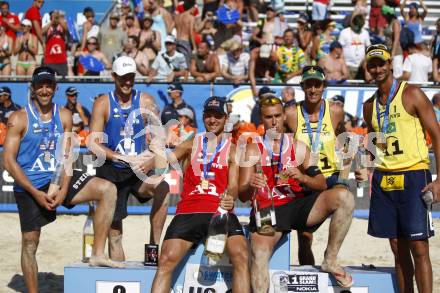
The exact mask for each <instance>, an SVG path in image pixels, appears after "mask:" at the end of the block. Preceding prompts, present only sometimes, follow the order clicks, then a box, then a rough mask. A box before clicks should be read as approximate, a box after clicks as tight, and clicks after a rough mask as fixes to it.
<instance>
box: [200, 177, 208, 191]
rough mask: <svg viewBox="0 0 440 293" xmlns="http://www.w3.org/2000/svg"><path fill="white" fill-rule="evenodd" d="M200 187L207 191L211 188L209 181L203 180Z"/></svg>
mask: <svg viewBox="0 0 440 293" xmlns="http://www.w3.org/2000/svg"><path fill="white" fill-rule="evenodd" d="M200 185H201V186H202V189H204V190H206V189H208V188H209V181H208V180H206V179H202V181H201V182H200Z"/></svg>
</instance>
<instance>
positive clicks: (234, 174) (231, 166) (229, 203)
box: [220, 144, 239, 211]
mask: <svg viewBox="0 0 440 293" xmlns="http://www.w3.org/2000/svg"><path fill="white" fill-rule="evenodd" d="M235 149H236V146H235V145H234V144H231V148H230V149H229V158H228V171H229V172H228V193H227V194H226V196H225V197H224V198H222V200H221V201H220V206H221V207H222V208H223V209H225V210H228V211H229V210H232V209H233V208H234V202H235V200H236V199H237V195H238V173H239V169H238V164H237V163H236V161H235Z"/></svg>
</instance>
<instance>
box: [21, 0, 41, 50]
mask: <svg viewBox="0 0 440 293" xmlns="http://www.w3.org/2000/svg"><path fill="white" fill-rule="evenodd" d="M43 4H44V0H34V1H33V2H32V6H31V7H29V9H28V10H27V11H26V13H25V14H24V18H25V19H29V20H30V21H31V23H32V30H31V33H33V34H34V35H36V36H37V39H38V41H39V42H40V44H41V48H43V49H44V43H45V42H44V38H43V32H42V26H43V23H42V18H41V13H40V9H41V7H43ZM41 52H43V51H41Z"/></svg>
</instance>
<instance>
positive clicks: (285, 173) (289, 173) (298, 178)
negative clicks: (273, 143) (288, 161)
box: [280, 167, 307, 183]
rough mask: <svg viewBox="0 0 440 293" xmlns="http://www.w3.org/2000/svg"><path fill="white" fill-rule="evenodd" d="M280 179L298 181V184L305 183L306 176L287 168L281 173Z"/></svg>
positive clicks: (293, 168)
mask: <svg viewBox="0 0 440 293" xmlns="http://www.w3.org/2000/svg"><path fill="white" fill-rule="evenodd" d="M280 177H281V179H284V178H292V179H295V180H296V181H298V182H299V183H306V181H307V180H306V176H305V175H304V174H303V172H301V170H299V169H298V168H296V167H292V168H288V169H286V170H284V171H282V172H281V174H280Z"/></svg>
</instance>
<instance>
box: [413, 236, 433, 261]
mask: <svg viewBox="0 0 440 293" xmlns="http://www.w3.org/2000/svg"><path fill="white" fill-rule="evenodd" d="M410 246H411V254H412V256H413V257H414V259H423V258H427V257H429V245H428V241H427V240H418V241H411V243H410Z"/></svg>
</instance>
